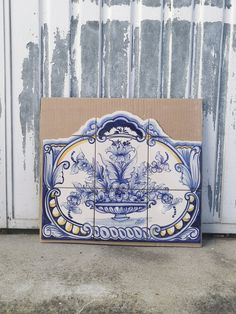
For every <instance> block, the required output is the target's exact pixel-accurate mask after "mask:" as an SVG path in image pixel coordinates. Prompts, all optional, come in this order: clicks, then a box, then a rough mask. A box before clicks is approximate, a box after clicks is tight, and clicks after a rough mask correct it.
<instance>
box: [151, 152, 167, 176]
mask: <svg viewBox="0 0 236 314" xmlns="http://www.w3.org/2000/svg"><path fill="white" fill-rule="evenodd" d="M165 154H166V157H163V156H162V155H161V153H160V152H157V153H156V156H155V160H154V161H152V162H151V164H150V165H149V169H150V172H151V173H156V172H158V173H161V172H163V171H168V172H169V171H170V166H169V164H168V162H167V161H168V159H169V155H168V154H167V153H165Z"/></svg>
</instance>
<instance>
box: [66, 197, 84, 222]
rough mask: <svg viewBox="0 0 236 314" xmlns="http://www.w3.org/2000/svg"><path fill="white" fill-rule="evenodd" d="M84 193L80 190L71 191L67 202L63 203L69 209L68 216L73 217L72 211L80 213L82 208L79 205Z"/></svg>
mask: <svg viewBox="0 0 236 314" xmlns="http://www.w3.org/2000/svg"><path fill="white" fill-rule="evenodd" d="M81 199H82V195H81V194H80V193H78V192H71V193H70V194H69V195H68V196H67V198H66V203H63V206H64V207H65V208H66V209H67V210H68V216H69V217H70V218H72V216H71V212H73V213H75V214H80V213H81V209H80V208H79V205H80V203H81Z"/></svg>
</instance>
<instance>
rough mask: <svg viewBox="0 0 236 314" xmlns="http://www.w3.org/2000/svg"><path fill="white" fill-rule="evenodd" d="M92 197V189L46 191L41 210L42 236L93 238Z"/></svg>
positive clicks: (93, 196) (93, 195)
mask: <svg viewBox="0 0 236 314" xmlns="http://www.w3.org/2000/svg"><path fill="white" fill-rule="evenodd" d="M94 199H95V194H94V189H84V188H82V189H70V188H61V189H54V190H52V191H51V192H50V193H47V194H46V195H45V203H44V210H43V222H44V228H43V232H42V235H43V238H51V237H56V238H65V239H84V240H88V239H91V238H93V226H94ZM49 222H51V224H49Z"/></svg>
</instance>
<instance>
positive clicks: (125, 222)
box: [41, 112, 201, 243]
mask: <svg viewBox="0 0 236 314" xmlns="http://www.w3.org/2000/svg"><path fill="white" fill-rule="evenodd" d="M94 121H95V122H94ZM76 134H78V135H73V136H72V137H71V138H68V139H58V140H45V141H44V143H43V177H42V179H43V180H42V181H43V182H42V185H43V188H42V192H43V193H42V200H43V202H42V207H43V212H42V216H43V217H42V232H41V234H42V239H44V240H45V239H47V240H78V241H81V240H94V241H95V240H96V241H97V240H100V241H104V240H106V241H127V242H152V243H153V242H154V243H155V242H156V243H159V242H160V243H169V242H171V243H184V242H193V243H195V242H196V243H199V242H200V241H201V230H200V183H201V176H200V154H201V143H199V142H181V141H176V140H173V139H171V138H169V137H168V135H167V134H165V133H164V131H163V130H162V129H161V128H160V126H159V125H158V123H157V122H156V121H154V120H152V119H147V120H142V119H140V118H139V117H137V116H135V115H133V114H131V113H129V112H114V113H113V114H109V115H106V116H104V117H102V118H93V119H91V120H89V121H88V123H87V124H85V125H84V126H83V127H82V128H81V129H80V130H79V131H78V132H77V133H76Z"/></svg>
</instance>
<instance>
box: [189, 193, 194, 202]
mask: <svg viewBox="0 0 236 314" xmlns="http://www.w3.org/2000/svg"><path fill="white" fill-rule="evenodd" d="M194 200H195V198H194V196H193V195H190V197H189V201H190V202H191V203H192V202H194Z"/></svg>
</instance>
